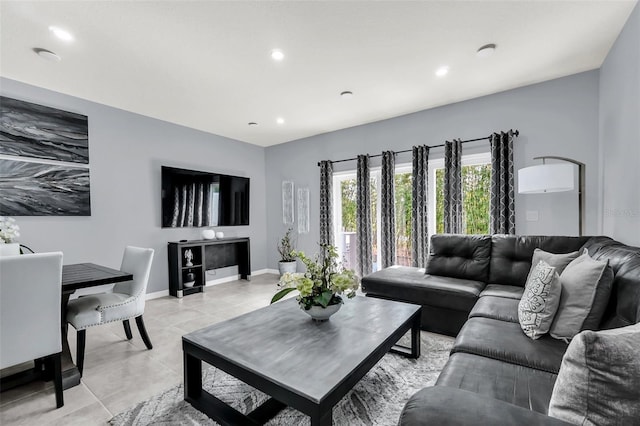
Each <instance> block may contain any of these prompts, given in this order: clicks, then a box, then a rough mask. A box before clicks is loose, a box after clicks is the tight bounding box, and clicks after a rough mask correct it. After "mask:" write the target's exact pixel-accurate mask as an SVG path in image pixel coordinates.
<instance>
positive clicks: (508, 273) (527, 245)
mask: <svg viewBox="0 0 640 426" xmlns="http://www.w3.org/2000/svg"><path fill="white" fill-rule="evenodd" d="M491 239H492V243H491V262H490V266H489V281H488V283H490V284H504V285H514V286H519V287H524V286H525V284H526V282H527V276H528V275H529V271H530V270H531V259H532V258H533V252H534V250H535V249H536V248H539V249H542V250H544V251H546V252H549V253H570V252H572V251H576V250H579V249H580V248H581V247H582V245H583V244H584V243H586V242H587V240H588V239H589V237H560V236H536V235H529V236H517V235H503V234H496V235H493V236H492V237H491Z"/></svg>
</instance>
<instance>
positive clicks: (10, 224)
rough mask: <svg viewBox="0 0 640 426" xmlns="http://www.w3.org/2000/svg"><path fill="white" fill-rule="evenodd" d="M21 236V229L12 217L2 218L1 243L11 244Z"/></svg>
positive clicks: (0, 226) (0, 228)
mask: <svg viewBox="0 0 640 426" xmlns="http://www.w3.org/2000/svg"><path fill="white" fill-rule="evenodd" d="M19 236H20V227H19V226H18V224H17V223H16V220H15V219H14V218H12V217H7V216H0V243H3V244H9V243H12V242H14V240H15V239H16V238H18V237H19Z"/></svg>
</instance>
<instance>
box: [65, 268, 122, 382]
mask: <svg viewBox="0 0 640 426" xmlns="http://www.w3.org/2000/svg"><path fill="white" fill-rule="evenodd" d="M132 279H133V274H130V273H128V272H122V271H119V270H117V269H112V268H108V267H106V266H102V265H96V264H95V263H75V264H72V265H63V266H62V298H61V299H62V300H61V306H62V309H61V312H62V322H61V324H62V388H63V389H68V388H71V387H73V386H77V385H79V384H80V371H78V368H77V367H76V365H75V364H74V363H73V359H72V358H71V350H70V349H69V342H68V340H67V332H68V325H67V303H68V302H69V298H70V297H71V295H72V294H73V293H75V291H76V290H78V289H81V288H88V287H96V286H99V285H104V284H114V283H119V282H123V281H130V280H132Z"/></svg>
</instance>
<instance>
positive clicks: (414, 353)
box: [411, 315, 420, 358]
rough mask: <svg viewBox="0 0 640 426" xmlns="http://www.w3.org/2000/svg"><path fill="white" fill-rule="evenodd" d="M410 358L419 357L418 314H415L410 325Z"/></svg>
mask: <svg viewBox="0 0 640 426" xmlns="http://www.w3.org/2000/svg"><path fill="white" fill-rule="evenodd" d="M411 358H420V315H416V317H415V319H414V320H413V324H412V325H411Z"/></svg>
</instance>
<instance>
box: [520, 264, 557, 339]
mask: <svg viewBox="0 0 640 426" xmlns="http://www.w3.org/2000/svg"><path fill="white" fill-rule="evenodd" d="M561 291H562V287H561V286H560V283H559V277H558V273H557V272H556V268H554V267H553V266H549V264H548V263H547V262H545V261H544V260H541V261H540V262H538V264H537V265H535V266H533V267H532V268H531V271H530V272H529V277H528V278H527V283H526V285H525V288H524V293H523V294H522V299H520V303H518V321H519V322H520V327H522V331H524V334H526V335H527V336H529V337H531V338H532V339H538V338H539V337H540V336H542V335H544V334H546V333H547V332H548V331H549V328H550V327H551V323H552V322H553V318H554V316H555V315H556V311H557V310H558V304H559V303H560V292H561Z"/></svg>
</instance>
